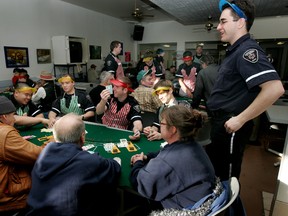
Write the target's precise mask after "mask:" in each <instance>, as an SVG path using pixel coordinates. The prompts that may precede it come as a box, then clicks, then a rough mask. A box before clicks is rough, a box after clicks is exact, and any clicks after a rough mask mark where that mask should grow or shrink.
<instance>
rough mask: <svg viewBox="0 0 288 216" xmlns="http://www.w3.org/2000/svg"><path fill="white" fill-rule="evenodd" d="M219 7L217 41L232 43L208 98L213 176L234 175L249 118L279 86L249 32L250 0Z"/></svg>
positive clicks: (270, 101)
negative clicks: (218, 33) (214, 172)
mask: <svg viewBox="0 0 288 216" xmlns="http://www.w3.org/2000/svg"><path fill="white" fill-rule="evenodd" d="M219 8H220V11H221V12H222V13H221V16H220V22H219V25H218V27H217V30H218V31H219V32H220V36H221V41H222V42H228V43H229V44H230V45H231V46H230V47H228V49H227V54H226V59H225V60H224V61H223V63H222V65H221V66H220V68H219V73H218V78H217V80H216V83H215V85H214V88H213V90H212V93H211V96H210V98H209V99H208V102H207V106H208V108H209V110H210V111H211V114H212V131H211V140H212V144H211V145H208V146H207V152H208V154H209V156H210V159H211V161H212V163H213V165H214V168H215V171H216V175H217V176H219V177H220V178H221V179H222V180H226V179H228V178H229V177H230V176H235V177H237V178H238V179H239V176H240V171H241V163H242V157H243V153H244V148H245V144H246V143H247V142H248V141H249V137H250V134H251V131H252V127H253V122H252V119H253V118H255V117H257V116H258V115H260V114H261V113H262V112H264V111H265V110H266V109H267V108H268V107H269V106H270V105H272V104H273V103H274V102H275V101H276V100H277V99H278V98H279V97H280V96H281V95H282V94H283V93H284V88H283V85H282V83H281V81H280V78H279V76H278V74H277V72H276V70H275V69H274V68H273V66H272V65H271V63H270V62H269V61H268V59H267V57H266V54H265V52H264V51H263V50H262V49H261V47H260V46H259V45H258V44H257V42H256V41H255V40H253V39H252V38H251V37H250V34H249V33H248V32H249V30H250V28H251V26H252V24H253V21H254V14H255V12H254V5H253V3H252V1H250V0H238V1H235V2H234V3H230V2H228V1H226V0H221V1H220V3H219Z"/></svg>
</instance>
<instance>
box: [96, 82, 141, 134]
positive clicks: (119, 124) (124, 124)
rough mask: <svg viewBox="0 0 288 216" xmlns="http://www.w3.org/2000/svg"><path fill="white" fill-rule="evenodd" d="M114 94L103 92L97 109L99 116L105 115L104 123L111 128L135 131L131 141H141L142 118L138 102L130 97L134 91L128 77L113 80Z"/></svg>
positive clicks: (105, 90)
mask: <svg viewBox="0 0 288 216" xmlns="http://www.w3.org/2000/svg"><path fill="white" fill-rule="evenodd" d="M110 82H111V83H112V84H113V93H114V94H112V95H110V92H109V90H107V89H104V90H103V91H102V92H101V94H100V95H101V101H100V102H99V103H98V105H97V107H96V113H97V115H100V114H102V113H104V115H103V117H102V122H103V124H105V125H108V126H109V127H116V128H121V129H128V130H133V132H134V136H130V139H134V140H135V139H140V131H142V118H141V115H140V107H139V104H138V102H137V101H136V100H135V98H133V97H132V96H130V95H129V93H130V92H133V91H134V90H133V89H131V81H130V79H129V78H128V77H121V78H120V79H116V80H111V81H110Z"/></svg>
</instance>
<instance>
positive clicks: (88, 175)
mask: <svg viewBox="0 0 288 216" xmlns="http://www.w3.org/2000/svg"><path fill="white" fill-rule="evenodd" d="M120 169H121V168H120V165H119V164H118V163H117V162H116V161H114V160H113V159H105V158H102V157H101V156H99V155H98V154H97V153H95V154H90V153H88V152H86V151H83V150H82V148H81V147H80V146H79V145H78V144H73V143H49V144H48V145H47V146H46V147H45V148H44V150H43V151H42V152H41V154H40V156H39V158H38V159H37V161H36V163H35V166H34V168H33V171H32V189H31V191H30V194H29V196H28V205H29V206H30V208H31V211H30V212H29V213H28V215H41V216H45V215H55V216H56V215H57V216H59V215H63V216H64V215H67V216H68V215H69V216H73V215H85V216H88V215H101V214H103V212H106V213H105V215H112V214H113V213H112V212H113V210H116V209H117V208H116V207H115V208H114V209H113V207H112V206H115V205H113V199H114V198H115V197H116V195H115V193H116V186H117V179H118V176H119V173H120ZM109 210H111V212H108V211H109Z"/></svg>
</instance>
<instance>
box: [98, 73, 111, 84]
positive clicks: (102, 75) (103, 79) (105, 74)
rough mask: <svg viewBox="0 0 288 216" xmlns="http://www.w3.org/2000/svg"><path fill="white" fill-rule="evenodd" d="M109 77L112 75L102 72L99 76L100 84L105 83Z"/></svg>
mask: <svg viewBox="0 0 288 216" xmlns="http://www.w3.org/2000/svg"><path fill="white" fill-rule="evenodd" d="M111 75H113V74H111V73H110V72H108V71H103V72H102V73H101V74H100V82H101V83H104V82H106V81H107V80H108V79H109V77H110V76H111Z"/></svg>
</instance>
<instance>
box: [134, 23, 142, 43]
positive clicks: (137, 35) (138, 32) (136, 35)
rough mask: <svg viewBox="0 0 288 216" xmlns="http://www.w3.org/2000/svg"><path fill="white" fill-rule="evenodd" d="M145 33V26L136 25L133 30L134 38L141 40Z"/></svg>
mask: <svg viewBox="0 0 288 216" xmlns="http://www.w3.org/2000/svg"><path fill="white" fill-rule="evenodd" d="M143 33H144V26H140V25H135V26H134V32H133V40H135V41H141V40H142V38H143Z"/></svg>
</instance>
